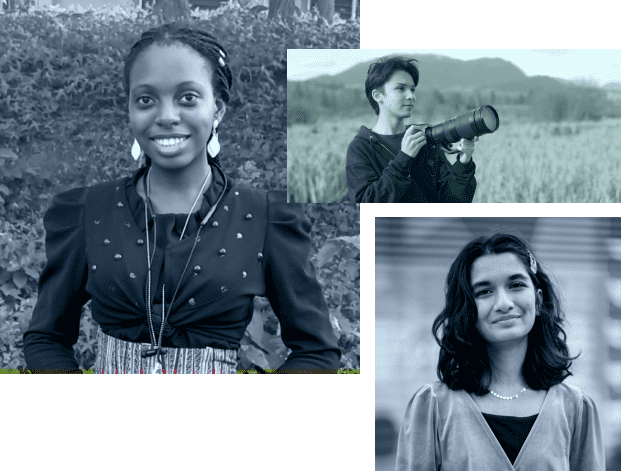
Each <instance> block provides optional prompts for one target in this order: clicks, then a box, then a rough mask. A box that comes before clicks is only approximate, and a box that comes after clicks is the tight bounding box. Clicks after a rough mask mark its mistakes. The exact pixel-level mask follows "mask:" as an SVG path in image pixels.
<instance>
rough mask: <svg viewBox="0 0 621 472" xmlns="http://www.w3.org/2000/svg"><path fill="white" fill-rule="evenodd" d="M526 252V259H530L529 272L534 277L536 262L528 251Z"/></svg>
mask: <svg viewBox="0 0 621 472" xmlns="http://www.w3.org/2000/svg"><path fill="white" fill-rule="evenodd" d="M526 252H527V253H528V257H530V271H531V272H532V273H533V275H534V274H536V273H537V261H536V260H535V258H534V257H533V255H532V254H531V253H530V251H529V250H526Z"/></svg>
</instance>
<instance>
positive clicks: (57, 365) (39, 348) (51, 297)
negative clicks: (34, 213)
mask: <svg viewBox="0 0 621 472" xmlns="http://www.w3.org/2000/svg"><path fill="white" fill-rule="evenodd" d="M86 190H87V189H86V188H77V189H73V190H69V191H67V192H64V193H61V194H58V195H56V196H55V197H54V198H53V200H52V204H51V205H50V208H49V209H48V210H47V211H46V212H45V215H44V216H43V225H44V227H45V250H46V255H47V263H46V264H45V267H44V268H43V272H41V276H40V277H39V295H38V299H37V304H36V305H35V308H34V311H33V314H32V319H31V321H30V326H29V327H28V330H27V331H26V332H25V333H24V356H25V357H26V365H27V367H28V368H29V369H78V364H77V362H76V360H75V356H74V352H73V345H74V344H75V343H76V342H77V340H78V335H79V329H80V314H81V309H82V307H83V306H84V304H85V303H86V302H87V301H88V300H89V298H90V296H89V295H88V293H87V292H86V290H85V286H86V279H87V274H88V272H87V263H86V245H85V236H84V202H85V197H86Z"/></svg>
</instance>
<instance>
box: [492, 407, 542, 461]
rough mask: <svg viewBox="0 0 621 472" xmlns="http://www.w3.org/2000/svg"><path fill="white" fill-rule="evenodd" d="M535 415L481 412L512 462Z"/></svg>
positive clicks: (524, 439) (535, 417) (532, 423)
mask: <svg viewBox="0 0 621 472" xmlns="http://www.w3.org/2000/svg"><path fill="white" fill-rule="evenodd" d="M537 416H538V415H533V416H526V417H517V416H500V415H492V414H490V413H483V417H484V418H485V420H486V421H487V424H488V425H489V427H490V429H491V430H492V432H493V433H494V436H496V439H498V442H499V443H500V445H501V446H502V448H503V449H504V451H505V454H507V457H508V458H509V460H510V461H511V463H512V464H513V463H515V459H517V456H518V454H519V453H520V449H522V445H523V444H524V441H526V438H527V437H528V433H530V430H531V428H532V427H533V425H534V424H535V420H536V419H537Z"/></svg>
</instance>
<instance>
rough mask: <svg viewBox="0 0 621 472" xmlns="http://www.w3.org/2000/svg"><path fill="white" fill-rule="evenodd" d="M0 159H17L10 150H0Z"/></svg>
mask: <svg viewBox="0 0 621 472" xmlns="http://www.w3.org/2000/svg"><path fill="white" fill-rule="evenodd" d="M0 157H4V158H5V159H11V160H15V159H17V154H15V153H14V152H13V151H11V150H10V149H0Z"/></svg>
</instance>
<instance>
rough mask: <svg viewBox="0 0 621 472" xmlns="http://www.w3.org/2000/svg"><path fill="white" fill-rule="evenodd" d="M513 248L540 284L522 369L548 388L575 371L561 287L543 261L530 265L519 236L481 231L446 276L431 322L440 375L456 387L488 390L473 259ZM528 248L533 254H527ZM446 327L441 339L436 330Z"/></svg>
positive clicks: (535, 385) (534, 384)
mask: <svg viewBox="0 0 621 472" xmlns="http://www.w3.org/2000/svg"><path fill="white" fill-rule="evenodd" d="M506 252H511V253H513V254H515V255H516V256H517V258H518V259H519V260H520V262H521V263H522V264H524V267H526V272H527V273H528V274H529V275H530V278H531V280H532V282H533V285H534V286H535V291H537V290H538V289H541V291H542V294H543V297H542V301H541V302H539V301H537V311H538V313H539V316H537V317H535V324H534V325H533V328H532V330H531V331H530V333H529V334H528V349H527V351H526V357H525V359H524V364H523V366H522V374H523V376H524V379H525V380H526V383H527V384H528V386H529V387H530V388H531V389H533V390H542V389H543V390H547V389H549V388H550V387H552V386H553V385H556V384H559V383H561V382H562V381H563V380H565V379H566V378H567V377H569V376H570V375H572V373H571V372H570V371H569V367H570V366H571V361H572V360H574V359H576V358H577V357H578V356H576V357H570V356H569V349H568V347H567V344H566V342H565V341H566V339H567V336H566V334H565V331H564V330H563V323H564V320H565V317H564V314H563V312H562V310H561V305H560V300H559V297H558V295H557V291H556V289H555V287H554V285H553V283H552V281H551V280H550V278H549V277H548V276H547V275H546V273H545V272H544V271H543V270H542V268H541V264H540V263H539V260H538V259H537V258H536V257H535V260H536V261H537V271H536V274H533V273H532V271H531V270H530V254H533V257H534V253H533V251H532V250H531V249H530V248H529V247H528V245H527V244H526V242H525V241H524V240H523V239H521V238H520V237H518V236H515V235H513V234H506V233H495V234H493V235H490V236H481V237H479V238H477V239H475V240H473V241H471V242H469V243H468V244H466V246H465V247H464V248H463V249H462V250H461V252H460V253H459V255H458V256H457V258H456V259H455V260H454V261H453V264H452V265H451V268H450V270H449V273H448V275H447V277H446V305H445V307H444V309H443V310H442V312H441V313H440V314H439V315H438V316H437V317H436V319H435V320H434V322H433V327H432V333H433V336H434V338H435V339H436V342H437V343H438V344H439V345H440V357H439V360H438V369H437V373H438V377H439V379H440V380H441V381H442V382H444V383H445V384H447V385H448V386H449V388H451V389H452V390H462V389H463V390H466V391H467V392H469V393H475V394H476V395H485V394H487V393H489V386H490V382H491V368H490V360H489V357H488V354H487V348H486V341H485V340H484V339H483V337H482V336H481V335H480V334H479V331H478V330H477V328H476V326H475V324H476V321H477V308H476V303H475V300H474V295H473V293H472V289H471V285H470V269H471V267H472V263H473V262H474V261H475V260H476V259H477V258H479V257H481V256H483V255H487V254H502V253H506ZM529 252H530V254H529ZM440 328H442V338H439V337H438V330H439V329H440Z"/></svg>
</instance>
